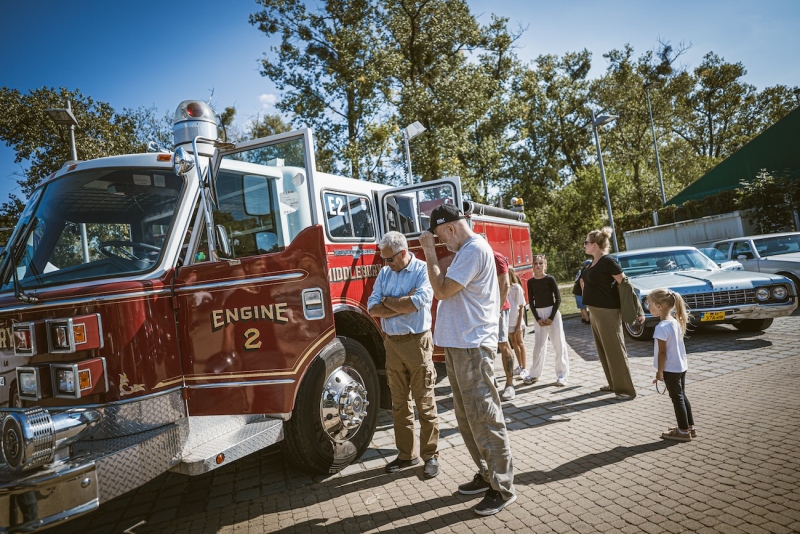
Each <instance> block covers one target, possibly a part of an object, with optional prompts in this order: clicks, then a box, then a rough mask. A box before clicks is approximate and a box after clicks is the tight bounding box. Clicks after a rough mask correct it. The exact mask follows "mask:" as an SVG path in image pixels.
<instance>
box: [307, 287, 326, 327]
mask: <svg viewBox="0 0 800 534" xmlns="http://www.w3.org/2000/svg"><path fill="white" fill-rule="evenodd" d="M303 315H304V316H305V318H306V319H308V320H309V321H318V320H319V319H323V318H324V317H325V303H324V301H323V298H322V289H320V288H318V287H312V288H309V289H304V290H303Z"/></svg>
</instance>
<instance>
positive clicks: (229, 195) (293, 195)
mask: <svg viewBox="0 0 800 534" xmlns="http://www.w3.org/2000/svg"><path fill="white" fill-rule="evenodd" d="M305 164H306V157H305V152H304V149H303V142H302V139H299V138H297V139H290V140H287V141H283V142H279V143H276V144H273V145H267V146H260V147H256V148H251V149H247V150H243V151H241V152H234V153H232V154H228V155H226V156H225V157H224V158H223V159H222V162H221V164H220V167H219V170H218V171H217V173H216V177H215V181H214V186H215V190H216V197H217V204H218V206H217V207H216V209H215V211H214V214H213V216H214V224H215V225H222V226H223V227H224V228H225V230H226V231H227V234H228V240H229V243H230V245H231V256H232V257H233V258H243V257H247V256H254V255H258V254H270V253H273V252H280V251H282V250H284V249H285V248H286V247H287V246H289V244H290V243H291V242H292V241H293V240H294V238H295V237H296V236H297V234H299V233H300V232H301V231H303V230H304V229H306V228H308V227H309V226H311V221H312V218H311V203H310V201H309V200H310V198H309V195H308V180H307V179H306V175H307V171H306V168H305ZM203 239H207V237H206V236H203Z"/></svg>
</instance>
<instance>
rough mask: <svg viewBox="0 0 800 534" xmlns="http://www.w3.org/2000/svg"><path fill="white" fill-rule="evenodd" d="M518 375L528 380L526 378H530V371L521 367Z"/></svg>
mask: <svg viewBox="0 0 800 534" xmlns="http://www.w3.org/2000/svg"><path fill="white" fill-rule="evenodd" d="M519 377H520V378H521V379H522V380H528V379H530V377H531V375H530V373H529V372H528V370H527V369H522V370H521V371H520V372H519Z"/></svg>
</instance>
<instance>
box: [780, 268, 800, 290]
mask: <svg viewBox="0 0 800 534" xmlns="http://www.w3.org/2000/svg"><path fill="white" fill-rule="evenodd" d="M779 274H781V275H782V276H785V277H786V278H788V279H789V280H791V281H792V283H793V284H794V290H795V294H798V293H800V280H798V278H797V277H796V276H795V275H793V274H789V273H779Z"/></svg>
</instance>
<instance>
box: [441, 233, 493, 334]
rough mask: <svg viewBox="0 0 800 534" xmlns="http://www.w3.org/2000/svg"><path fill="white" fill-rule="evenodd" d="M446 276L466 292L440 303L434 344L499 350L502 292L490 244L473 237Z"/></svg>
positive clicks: (461, 250)
mask: <svg viewBox="0 0 800 534" xmlns="http://www.w3.org/2000/svg"><path fill="white" fill-rule="evenodd" d="M445 276H446V277H447V278H450V279H451V280H453V281H454V282H458V283H459V284H461V285H462V286H464V289H462V290H461V291H459V292H457V293H456V294H455V295H453V296H452V297H450V298H448V299H445V300H440V301H439V305H438V308H437V309H436V325H435V327H434V332H433V342H434V343H436V344H437V345H439V346H440V347H451V348H457V349H472V348H477V347H489V348H491V349H493V350H496V349H497V323H498V319H499V317H500V288H499V286H498V283H497V271H496V270H495V267H494V253H493V252H492V248H491V247H490V246H489V243H487V242H486V240H485V239H484V238H483V237H481V236H479V235H476V236H473V237H471V238H470V239H469V240H467V241H466V242H465V243H464V244H463V245H462V246H461V248H460V249H459V250H458V252H456V255H455V257H454V258H453V261H452V263H450V267H449V268H448V269H447V272H446V273H445Z"/></svg>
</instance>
